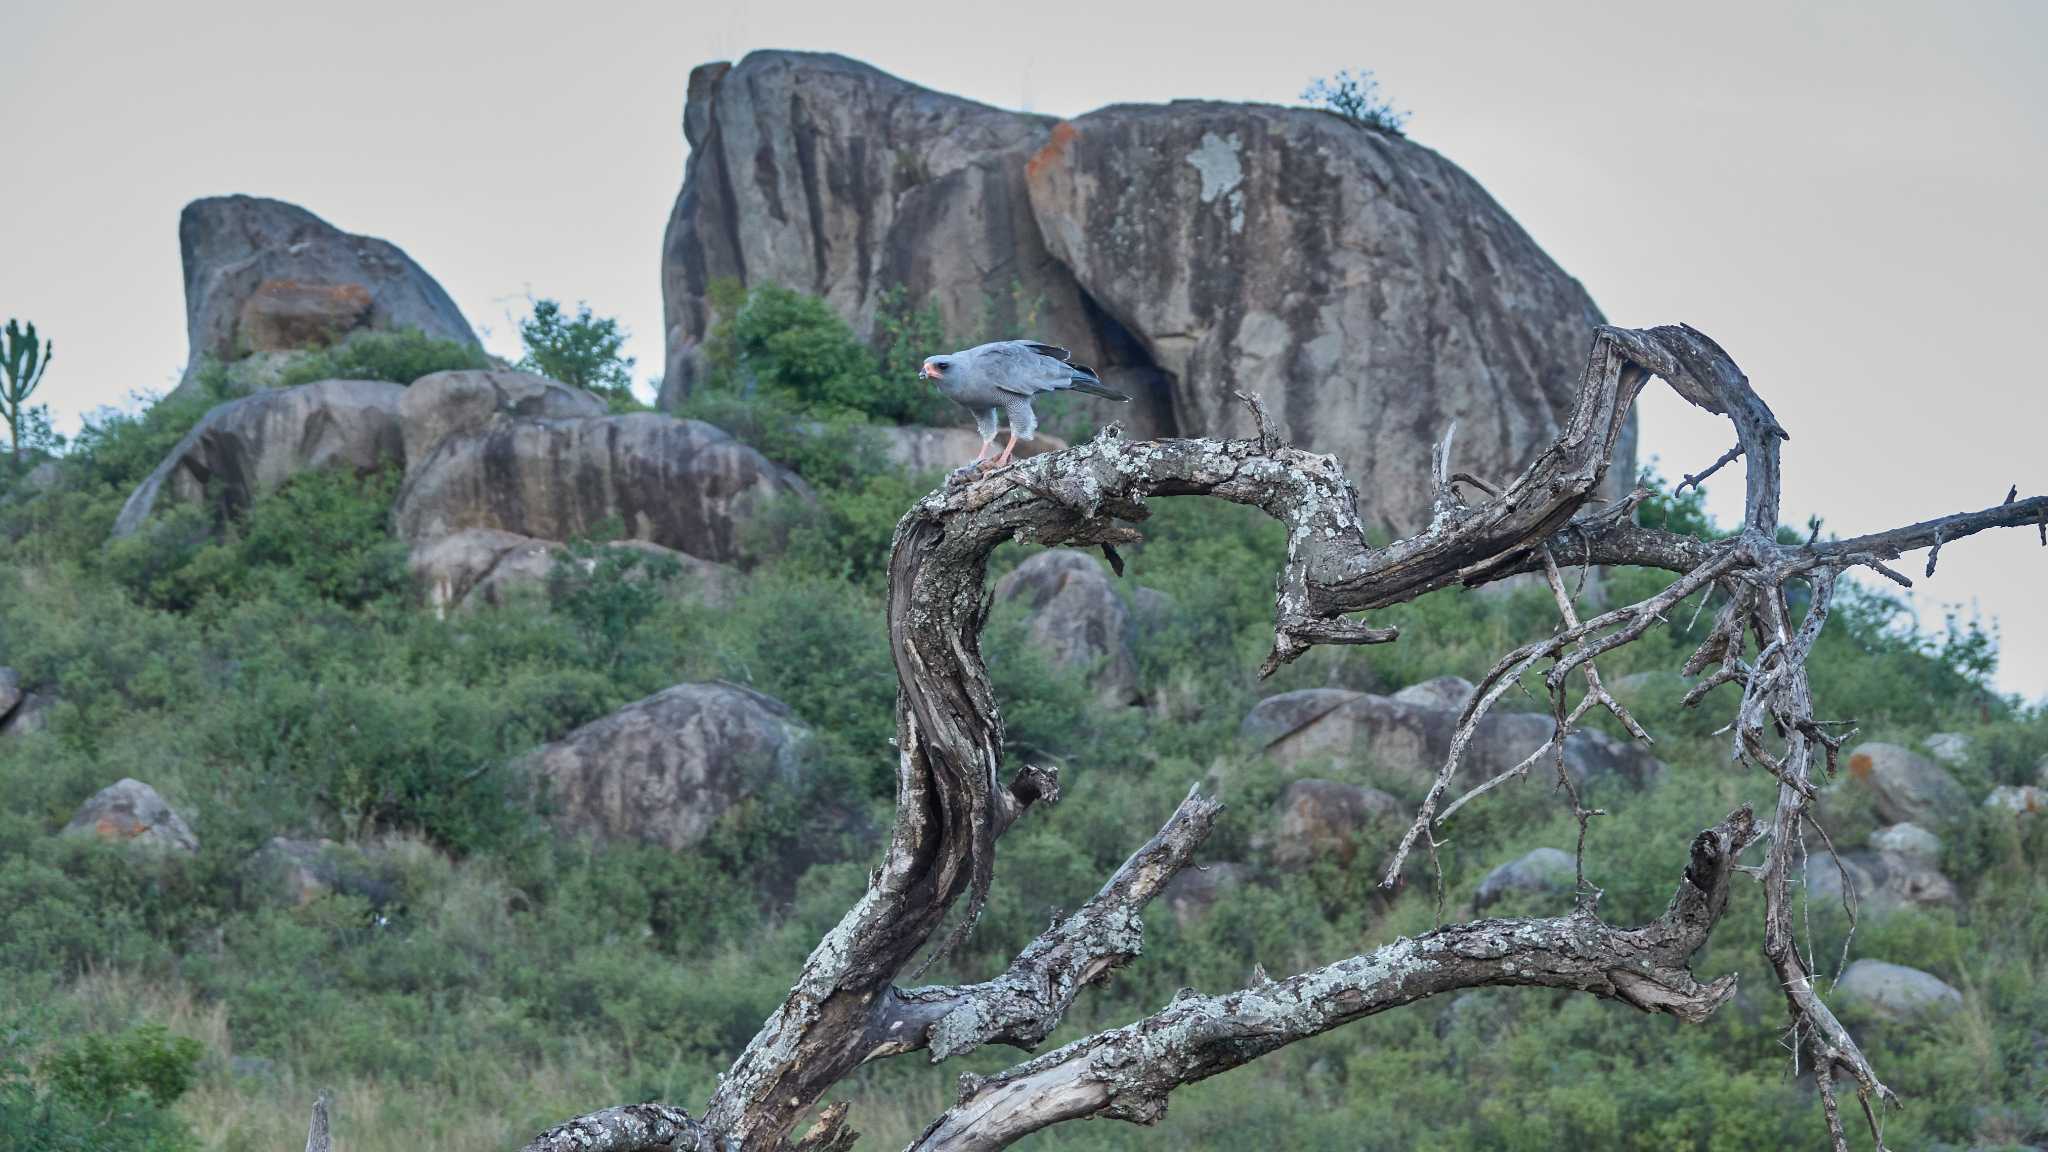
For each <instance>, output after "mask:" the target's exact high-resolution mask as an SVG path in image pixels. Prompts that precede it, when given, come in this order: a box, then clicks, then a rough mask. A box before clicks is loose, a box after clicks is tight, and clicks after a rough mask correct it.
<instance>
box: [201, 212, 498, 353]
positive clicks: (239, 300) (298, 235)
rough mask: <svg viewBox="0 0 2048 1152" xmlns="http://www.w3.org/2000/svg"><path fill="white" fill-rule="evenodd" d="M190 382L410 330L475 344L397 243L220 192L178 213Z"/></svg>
mask: <svg viewBox="0 0 2048 1152" xmlns="http://www.w3.org/2000/svg"><path fill="white" fill-rule="evenodd" d="M178 250H179V254H180V256H181V257H182V258H183V260H184V264H185V328H186V334H187V336H188V338H189V340H190V342H191V352H190V355H189V357H188V359H187V361H186V369H185V382H184V383H183V384H181V385H180V387H181V388H182V387H187V386H189V385H190V384H191V382H192V379H193V375H194V374H195V373H196V372H197V371H198V370H199V368H200V367H201V366H202V365H204V364H206V363H207V362H209V361H215V362H232V361H235V360H239V359H241V358H243V357H246V356H249V355H251V354H262V353H270V352H287V351H294V350H297V349H300V348H305V347H308V346H317V345H324V344H331V343H334V342H335V341H338V340H340V339H343V338H344V337H346V336H348V335H350V334H351V333H354V332H359V331H366V330H383V331H395V330H399V329H407V328H413V329H418V330H419V331H421V332H423V333H425V334H426V335H428V336H432V337H435V338H437V339H441V340H454V341H458V342H460V343H463V344H468V345H470V346H471V347H477V346H478V345H477V339H476V334H475V333H474V332H472V331H470V328H469V323H468V322H467V321H465V320H464V319H463V318H462V312H461V311H460V310H459V309H457V308H456V307H455V302H454V301H453V300H451V299H449V297H448V293H446V292H444V291H442V289H441V286H440V285H439V284H437V283H435V282H434V278H433V277H431V276H429V275H427V274H426V272H425V271H424V270H422V269H421V268H420V266H419V265H418V264H415V263H413V261H412V259H411V257H408V256H407V255H406V254H405V253H404V252H401V251H399V249H398V248H397V246H396V245H393V244H391V243H389V242H387V241H384V240H378V239H375V238H374V237H369V236H357V235H354V234H351V233H348V232H343V231H342V230H341V229H339V228H336V227H335V226H333V225H332V224H329V223H327V222H326V221H325V220H322V219H320V218H319V217H318V216H315V215H313V214H312V213H311V212H308V211H306V210H305V209H304V208H300V207H299V206H297V205H295V204H287V203H285V202H283V201H281V200H265V199H261V198H259V197H255V196H214V197H209V198H207V199H204V200H194V201H193V202H192V203H190V204H187V205H186V206H185V211H184V212H183V213H182V214H181V215H180V216H179V217H178Z"/></svg>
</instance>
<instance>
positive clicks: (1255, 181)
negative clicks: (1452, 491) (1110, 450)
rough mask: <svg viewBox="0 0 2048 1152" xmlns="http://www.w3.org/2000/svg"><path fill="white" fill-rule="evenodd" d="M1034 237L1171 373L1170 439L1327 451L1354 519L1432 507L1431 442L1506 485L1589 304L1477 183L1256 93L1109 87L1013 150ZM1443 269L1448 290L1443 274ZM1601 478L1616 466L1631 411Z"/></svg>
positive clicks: (1630, 457) (1536, 441) (1565, 397)
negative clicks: (1260, 426) (1030, 148)
mask: <svg viewBox="0 0 2048 1152" xmlns="http://www.w3.org/2000/svg"><path fill="white" fill-rule="evenodd" d="M1026 182H1027V185H1028V187H1029V191H1030V199H1031V207H1032V210H1033V214H1034V216H1035V217H1036V219H1037V221H1038V226H1039V231H1040V234H1041V235H1042V236H1043V237H1044V239H1045V244H1046V247H1047V249H1048V250H1049V251H1050V252H1051V253H1052V254H1053V256H1054V257H1055V258H1057V259H1058V260H1059V261H1060V262H1061V263H1062V264H1064V265H1065V266H1066V267H1067V268H1069V269H1071V270H1072V272H1073V274H1074V278H1075V279H1076V280H1077V281H1078V282H1079V283H1080V285H1081V287H1082V289H1083V290H1084V291H1085V292H1086V293H1087V294H1088V296H1089V297H1090V298H1091V299H1092V300H1094V301H1096V302H1097V303H1099V304H1100V305H1101V306H1102V307H1103V308H1104V309H1105V310H1106V311H1108V312H1110V313H1111V314H1113V315H1115V316H1116V317H1117V318H1118V319H1119V320H1120V321H1122V322H1123V324H1124V325H1125V326H1126V327H1127V328H1129V330H1130V331H1131V332H1133V333H1134V334H1135V335H1136V336H1137V338H1138V340H1139V341H1140V343H1141V344H1142V345H1143V347H1144V349H1145V351H1146V353H1148V355H1149V359H1150V361H1151V362H1152V364H1154V365H1156V367H1157V368H1158V369H1159V370H1160V371H1161V372H1163V373H1164V375H1165V378H1166V380H1167V381H1168V382H1169V384H1168V387H1169V391H1170V395H1171V400H1172V411H1173V418H1174V421H1175V425H1176V426H1177V427H1178V428H1179V429H1180V431H1181V432H1183V433H1198V434H1204V435H1226V434H1227V435H1232V436H1248V435H1250V434H1251V433H1252V431H1253V426H1252V420H1251V415H1250V413H1249V412H1248V411H1246V409H1245V406H1244V405H1243V404H1242V403H1241V402H1239V401H1238V400H1237V399H1236V397H1235V396H1234V395H1233V393H1234V392H1238V391H1244V392H1254V393H1258V394H1261V395H1262V396H1263V397H1264V398H1265V403H1266V408H1267V410H1268V412H1269V413H1270V414H1271V416H1272V417H1273V419H1274V420H1275V421H1277V423H1278V424H1279V426H1280V431H1281V433H1282V435H1283V436H1285V437H1286V438H1287V439H1289V440H1290V441H1291V442H1292V443H1294V444H1296V445H1297V446H1299V447H1303V448H1308V449H1312V450H1314V451H1318V452H1330V453H1334V454H1335V455H1336V456H1337V457H1338V458H1339V459H1340V460H1341V461H1343V463H1344V465H1345V468H1346V471H1347V472H1348V473H1349V474H1350V476H1351V478H1352V480H1353V481H1354V482H1355V483H1356V484H1357V486H1358V488H1359V490H1360V491H1362V492H1370V493H1371V494H1372V501H1371V514H1372V515H1374V516H1376V517H1378V518H1380V519H1381V520H1382V521H1383V522H1385V523H1386V524H1387V525H1388V526H1390V527H1393V528H1395V529H1398V530H1403V531H1410V530H1414V529H1416V528H1419V527H1420V526H1421V525H1422V524H1424V523H1426V522H1427V521H1428V518H1429V508H1430V498H1431V491H1430V481H1429V468H1428V454H1429V446H1430V445H1431V444H1432V443H1434V442H1435V441H1437V440H1439V439H1441V438H1442V436H1443V434H1444V433H1445V431H1446V430H1447V429H1448V427H1449V425H1450V423H1451V420H1452V418H1453V416H1454V415H1455V417H1456V419H1457V422H1458V430H1457V438H1456V441H1455V463H1456V465H1457V466H1458V467H1459V468H1460V469H1464V470H1467V471H1472V472H1475V473H1478V474H1480V475H1483V476H1488V477H1492V478H1494V479H1496V480H1499V481H1502V482H1505V481H1506V480H1508V479H1511V478H1512V477H1513V476H1514V475H1515V474H1517V473H1518V472H1520V471H1521V470H1522V468H1523V467H1525V466H1526V465H1527V464H1528V462H1529V460H1530V459H1531V458H1533V457H1534V456H1535V454H1536V453H1537V452H1538V451H1540V450H1541V449H1542V448H1543V447H1545V446H1546V445H1547V444H1548V443H1549V441H1550V440H1551V438H1552V437H1553V436H1554V435H1555V434H1556V432H1557V430H1558V428H1559V427H1560V425H1561V424H1562V423H1563V422H1564V420H1565V419H1566V417H1567V416H1568V415H1569V413H1570V409H1571V405H1572V401H1573V399H1574V397H1575V395H1576V391H1577V387H1578V381H1579V379H1580V377H1581V375H1582V374H1583V372H1584V369H1585V362H1586V352H1587V347H1588V345H1589V342H1590V340H1591V336H1592V330H1593V327H1594V325H1596V324H1598V323H1600V322H1601V317H1600V312H1599V310H1598V309H1597V308H1596V307H1595V306H1594V304H1593V301H1592V299H1591V298H1590V297H1588V296H1587V295H1586V292H1585V290H1584V289H1583V288H1582V287H1580V285H1579V283H1578V282H1577V281H1576V280H1574V279H1572V278H1571V277H1570V276H1568V275H1566V274H1565V272H1564V271H1563V270H1562V269H1560V268H1559V267H1558V266H1557V265H1556V264H1555V263H1554V262H1553V261H1552V260H1551V259H1550V258H1549V256H1547V255H1545V254H1544V252H1543V250H1542V249H1541V248H1539V247H1538V246H1537V245H1536V242H1535V241H1534V240H1532V239H1530V238H1529V236H1528V234H1527V233H1526V232H1524V231H1523V230H1522V229H1521V227H1520V226H1518V225H1517V224H1516V223H1515V221H1514V220H1513V218H1511V217H1510V216H1509V215H1508V214H1507V212H1506V211H1505V210H1503V209H1502V208H1501V206H1500V205H1499V204H1497V203H1496V202H1495V201H1494V200H1493V198H1492V197H1491V196H1488V195H1487V194H1486V191H1485V189H1483V188H1481V187H1480V186H1479V184H1478V182H1477V181H1475V180H1473V179H1472V178H1471V177H1470V176H1469V175H1467V174H1466V173H1465V172H1464V171H1462V170H1461V169H1459V168H1458V167H1457V166H1456V165H1454V164H1452V163H1451V162H1449V161H1448V160H1446V159H1444V158H1443V157H1442V156H1440V155H1438V154H1437V153H1435V152H1432V151H1431V150H1429V149H1427V148H1424V147H1422V146H1421V145H1419V144H1417V143H1415V142H1413V141H1410V140H1406V139H1402V138H1399V137H1395V136H1389V135H1386V134H1383V133H1380V132H1375V131H1372V130H1369V129H1367V128H1364V127H1362V126H1360V125H1358V124H1356V123H1353V122H1350V121H1347V120H1345V119H1343V118H1341V117H1337V116H1333V115H1330V114H1328V113H1326V112H1321V111H1315V110H1309V109H1298V108H1280V107H1275V106H1272V105H1262V104H1225V103H1216V102H1207V101H1188V100H1183V101H1175V102H1173V103H1171V104H1165V105H1137V104H1122V105H1116V106H1114V107H1109V108H1104V109H1101V110H1099V111H1096V112H1091V113H1088V114H1087V115H1085V116H1080V117H1077V118H1076V119H1074V120H1072V121H1069V122H1067V123H1064V124H1061V125H1059V126H1058V127H1057V128H1055V129H1054V130H1053V133H1052V136H1051V138H1050V140H1049V141H1048V143H1047V144H1046V146H1045V147H1044V148H1043V149H1041V150H1040V151H1038V152H1037V153H1036V154H1035V155H1034V156H1033V157H1032V158H1031V161H1030V162H1029V164H1028V165H1027V167H1026ZM1452 286H1455V287H1452ZM1630 429H1631V432H1630V434H1629V436H1628V438H1627V441H1626V442H1625V443H1623V444H1622V445H1621V446H1620V448H1619V450H1618V451H1617V453H1616V455H1615V459H1614V462H1613V467H1612V469H1611V470H1610V472H1609V477H1608V481H1607V485H1606V489H1607V491H1609V492H1611V493H1616V494H1618V493H1620V492H1623V491H1626V490H1627V488H1628V487H1629V485H1630V484H1631V483H1632V482H1633V480H1634V476H1635V473H1634V456H1635V449H1634V444H1633V431H1632V429H1633V425H1632V424H1631V425H1630Z"/></svg>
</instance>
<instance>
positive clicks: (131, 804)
mask: <svg viewBox="0 0 2048 1152" xmlns="http://www.w3.org/2000/svg"><path fill="white" fill-rule="evenodd" d="M63 834H64V835H66V836H78V837H90V838H93V839H97V840H104V841H107V842H109V843H116V844H134V845H137V846H139V847H143V848H148V849H153V850H159V851H167V852H178V853H184V854H188V855H189V854H191V853H193V852H197V851H198V850H199V838H198V837H197V836H194V835H193V834H192V829H191V828H190V827H188V826H187V825H186V823H185V820H184V817H182V816H179V815H178V813H177V812H176V811H175V810H173V809H172V808H171V806H170V805H169V804H167V803H165V802H164V798H163V797H162V796H159V795H158V794H157V791H156V789H154V788H151V787H150V786H149V785H147V784H144V783H143V782H142V781H140V780H135V779H132V778H131V779H123V780H119V781H116V782H115V783H112V784H109V785H107V786H106V787H105V788H102V789H100V790H99V791H98V792H95V793H94V794H93V797H92V799H90V800H87V801H86V802H85V803H84V804H82V805H80V806H79V809H78V813H77V814H76V815H74V816H72V817H71V822H70V823H69V824H66V825H65V826H64V832H63Z"/></svg>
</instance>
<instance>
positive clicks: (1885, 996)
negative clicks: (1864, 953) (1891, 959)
mask: <svg viewBox="0 0 2048 1152" xmlns="http://www.w3.org/2000/svg"><path fill="white" fill-rule="evenodd" d="M1830 998H1831V999H1833V1000H1834V1001H1835V1002H1836V1003H1838V1004H1842V1005H1854V1006H1856V1007H1858V1008H1861V1009H1863V1010H1864V1011H1866V1012H1868V1013H1870V1014H1871V1015H1873V1016H1876V1017H1878V1018H1879V1019H1883V1020H1910V1019H1914V1018H1920V1017H1942V1016H1947V1015H1950V1014H1952V1013H1954V1012H1955V1011H1956V1010H1957V1009H1959V1008H1961V1007H1962V1006H1963V994H1962V993H1961V992H1958V991H1956V990H1955V989H1954V988H1953V987H1951V986H1950V985H1949V984H1947V983H1946V982H1945V981H1943V980H1941V979H1940V978H1939V977H1937V976H1934V975H1931V974H1929V973H1926V972H1922V971H1921V970H1919V969H1918V968H1908V967H1906V966H1905V965H1903V964H1888V963H1886V962H1885V961H1883V960H1868V959H1865V960H1857V961H1854V962H1852V963H1851V964H1850V965H1849V966H1848V967H1847V968H1845V969H1843V971H1842V978H1841V979H1840V980H1838V981H1836V982H1835V987H1834V992H1833V995H1832V996H1831V997H1830Z"/></svg>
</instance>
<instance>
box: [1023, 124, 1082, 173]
mask: <svg viewBox="0 0 2048 1152" xmlns="http://www.w3.org/2000/svg"><path fill="white" fill-rule="evenodd" d="M1080 136H1081V130H1080V129H1078V128H1076V127H1074V122H1073V121H1071V120H1062V121H1060V122H1059V123H1057V124H1055V125H1053V126H1052V139H1050V140H1048V141H1046V142H1045V147H1043V148H1040V149H1039V150H1038V151H1036V152H1034V153H1032V154H1031V159H1029V160H1026V161H1025V162H1024V176H1025V178H1026V179H1035V178H1036V177H1037V176H1038V170H1039V169H1041V168H1043V167H1045V166H1046V165H1047V164H1051V163H1053V162H1055V161H1057V160H1061V159H1064V158H1065V156H1066V152H1067V148H1068V146H1069V145H1071V144H1072V143H1073V142H1074V141H1075V140H1077V139H1079V138H1080Z"/></svg>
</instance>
